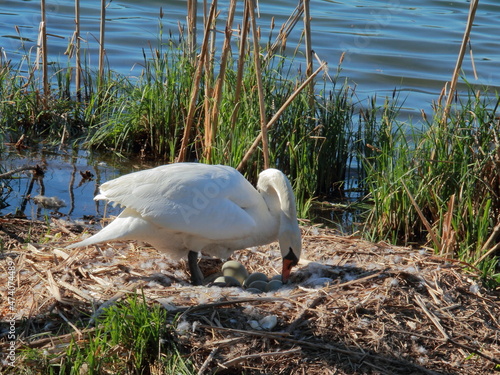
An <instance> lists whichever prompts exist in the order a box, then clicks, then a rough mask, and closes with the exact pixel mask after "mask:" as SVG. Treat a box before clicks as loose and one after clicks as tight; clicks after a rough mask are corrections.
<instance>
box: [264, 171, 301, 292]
mask: <svg viewBox="0 0 500 375" xmlns="http://www.w3.org/2000/svg"><path fill="white" fill-rule="evenodd" d="M257 189H258V190H259V191H260V192H261V194H262V196H263V198H264V200H265V202H266V204H267V207H268V209H269V211H271V212H272V213H274V214H275V217H276V218H279V222H280V227H279V233H278V242H279V245H280V250H281V256H282V257H283V270H282V272H281V277H282V280H283V283H286V282H287V281H288V278H289V277H290V272H291V270H292V267H294V266H296V265H297V263H298V262H299V259H300V253H301V251H302V240H301V235H300V229H299V225H298V223H297V209H296V208H295V196H294V194H293V189H292V185H291V184H290V181H289V180H288V178H287V177H286V176H285V175H284V174H283V172H281V171H279V170H277V169H272V168H270V169H266V170H264V171H262V172H261V173H260V175H259V181H258V182H257Z"/></svg>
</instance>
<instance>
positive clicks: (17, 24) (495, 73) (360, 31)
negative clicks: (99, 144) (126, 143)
mask: <svg viewBox="0 0 500 375" xmlns="http://www.w3.org/2000/svg"><path fill="white" fill-rule="evenodd" d="M227 4H228V2H227V1H219V9H220V11H221V15H220V20H221V21H220V22H219V23H218V25H217V29H218V30H219V31H222V30H223V28H224V22H223V20H224V18H225V14H226V13H227ZM238 4H239V5H238V7H239V9H238V12H237V14H236V18H235V27H234V28H236V27H237V25H238V24H239V23H240V22H241V13H242V12H241V6H242V5H241V2H239V3H238ZM296 5H297V2H295V1H289V0H270V1H266V2H264V1H260V3H259V9H258V14H259V16H260V18H259V20H258V24H259V27H260V28H261V35H262V38H261V40H262V42H263V43H265V42H267V41H268V39H269V35H270V32H271V31H270V24H271V20H272V18H273V17H274V21H275V24H276V26H275V29H274V30H273V31H272V34H271V35H272V38H271V39H272V40H274V37H275V36H276V35H277V32H278V30H279V28H280V26H281V25H282V24H283V23H284V22H285V21H286V20H287V19H288V17H289V16H290V15H291V14H292V12H293V10H294V9H295V7H296ZM46 6H47V32H48V33H49V34H50V36H49V41H48V50H49V61H52V62H59V63H60V64H61V65H63V66H65V65H67V64H74V60H73V59H72V60H69V58H68V56H66V55H64V52H65V50H66V48H67V46H68V43H69V41H70V39H71V36H72V35H73V30H74V2H73V1H70V0H55V1H52V0H46ZM469 6H470V3H469V2H468V1H444V0H420V1H412V2H409V1H403V0H387V1H375V0H350V1H347V0H339V1H333V0H311V2H310V7H311V16H312V24H311V25H312V45H313V49H314V51H315V52H316V53H317V55H318V56H319V58H320V59H321V60H324V61H326V62H328V64H329V67H330V74H331V75H335V72H336V69H337V64H338V62H339V59H340V56H341V55H342V53H345V58H344V62H343V64H342V71H341V73H340V78H339V79H340V80H344V79H347V80H348V83H349V84H350V85H351V86H352V87H354V86H356V92H357V98H358V100H359V104H360V105H363V104H364V103H365V102H366V100H367V98H368V97H370V96H373V95H377V97H378V98H379V100H380V101H382V100H383V99H384V97H386V96H392V93H393V90H394V89H395V88H396V89H398V90H400V95H399V98H400V99H401V100H404V103H403V108H402V111H401V114H402V115H403V116H406V117H407V118H408V119H409V121H412V122H413V123H415V122H418V121H419V119H420V111H421V110H425V111H426V112H427V113H430V111H431V110H430V106H431V103H432V101H433V100H436V99H437V97H438V96H439V93H440V92H441V90H442V88H443V87H444V86H445V84H446V82H447V81H449V80H450V78H451V75H452V72H453V69H454V67H455V63H456V59H457V55H458V51H459V48H460V43H461V40H462V36H463V32H464V29H465V25H466V21H467V16H468V11H469ZM160 8H161V9H162V11H163V13H164V15H163V18H161V19H160ZM499 14H500V2H499V1H497V0H481V1H480V4H479V9H478V11H477V14H476V18H475V22H474V26H473V29H472V35H471V46H472V53H473V59H472V57H471V55H470V51H469V50H468V51H467V54H466V56H465V59H464V63H463V76H464V77H465V78H466V80H467V81H468V82H469V83H470V84H471V85H474V86H475V88H476V89H481V88H484V87H489V88H490V89H493V90H498V89H499V87H500V49H499V48H498V35H500V23H499V22H498V15H499ZM202 15H203V9H202V6H201V5H199V20H200V22H199V24H201V19H202ZM40 19H41V17H40V4H39V1H38V0H36V1H35V0H23V1H20V0H2V1H0V49H1V53H0V62H5V61H9V60H10V61H12V63H13V64H17V63H19V62H20V61H24V62H23V64H24V66H25V67H26V65H27V62H26V61H25V60H23V58H24V57H25V56H26V55H27V54H28V55H29V56H30V59H31V63H33V62H34V59H35V56H36V44H37V37H38V27H39V23H40ZM99 19H100V5H99V1H97V0H81V38H82V48H83V49H84V50H85V59H86V62H87V64H88V65H90V66H92V67H95V68H96V67H97V61H98V52H97V51H98V38H99V22H100V20H99ZM160 22H161V23H162V25H163V30H164V34H165V35H168V34H169V32H171V33H172V35H174V36H176V35H178V28H179V27H181V28H182V27H183V26H184V25H185V24H186V2H185V1H179V0H174V1H168V2H167V1H160V0H149V1H147V2H140V1H133V0H113V1H112V2H111V3H109V5H108V7H107V13H106V38H105V48H106V61H107V64H108V67H109V68H110V69H112V70H115V71H117V72H119V73H121V74H123V75H126V76H130V77H133V76H137V75H139V74H140V72H141V69H142V66H141V64H142V63H143V50H145V51H146V53H147V52H148V51H150V50H151V48H156V47H157V45H158V31H159V25H160ZM302 30H303V26H302V23H301V22H299V23H298V24H297V25H296V27H295V29H294V30H293V31H292V33H291V35H290V36H289V38H288V42H287V50H286V53H287V54H288V55H290V56H291V55H293V54H294V50H295V48H296V46H297V44H298V42H299V40H301V36H302ZM217 35H218V36H217V37H218V42H217V44H216V45H217V46H220V45H221V44H222V40H223V34H222V33H218V34H217ZM201 37H202V36H201V34H200V35H199V39H198V41H201ZM303 50H304V45H301V46H300V47H299V55H301V54H303ZM472 62H474V63H475V67H476V71H477V74H478V78H477V79H476V78H474V74H473V69H472ZM316 66H317V65H316ZM299 68H302V69H304V66H303V61H301V60H300V59H299V60H298V61H297V62H296V65H295V69H299ZM24 70H27V69H26V68H25V69H24ZM464 87H465V85H464V83H463V81H461V85H460V86H459V88H460V89H461V90H464ZM50 155H52V154H50V153H48V154H47V153H37V152H31V153H30V154H29V155H16V153H15V152H10V151H9V152H7V153H3V154H1V155H0V158H1V159H0V160H1V162H2V167H3V169H5V170H8V169H10V168H13V167H15V166H19V165H22V164H30V163H32V162H42V161H44V162H46V163H47V165H48V168H49V169H48V170H49V175H48V176H46V179H45V181H46V184H45V195H48V196H53V195H55V196H61V198H63V199H64V200H66V201H67V203H68V204H70V205H69V206H68V207H66V208H63V209H61V210H60V211H61V212H63V213H69V212H71V213H72V215H74V216H77V217H81V216H83V215H92V214H100V213H101V212H102V211H100V210H101V208H100V207H96V206H95V205H94V203H93V202H92V197H93V195H94V193H95V191H96V188H97V186H98V184H99V183H102V182H104V181H106V180H108V179H110V178H113V177H116V176H118V175H120V174H123V173H126V172H130V171H131V170H133V169H134V167H133V166H131V165H127V166H124V164H122V163H121V162H118V163H115V164H113V163H112V162H110V161H109V162H107V164H102V163H101V164H99V160H97V159H95V158H89V155H87V154H85V153H83V154H79V155H76V156H75V155H72V156H71V157H70V156H68V158H67V159H66V160H61V159H56V157H55V156H54V157H52V156H50ZM142 167H144V166H142ZM75 168H76V169H77V170H78V171H79V170H87V169H89V170H91V171H92V172H93V173H94V174H95V175H96V179H95V180H94V181H93V182H90V183H87V184H86V185H83V186H80V187H78V188H77V189H76V190H74V192H75V193H76V194H77V195H75V197H77V198H78V200H79V201H80V202H81V203H79V204H76V207H75V210H73V211H71V208H72V206H71V202H70V201H71V197H70V195H69V190H70V189H69V188H68V186H69V185H68V181H69V178H70V173H71V171H73V170H74V169H75ZM50 171H52V172H50ZM54 171H56V172H57V173H55V172H54ZM27 181H28V177H24V178H23V179H20V180H17V181H15V182H13V183H14V185H16V184H18V185H16V188H15V189H13V191H12V192H11V193H10V195H9V203H10V204H11V206H10V207H7V208H5V209H0V214H5V213H7V212H12V211H14V210H15V208H16V207H19V205H20V202H22V200H23V192H24V191H25V189H26V186H27ZM34 189H35V191H34V194H32V195H36V194H38V193H39V191H40V186H38V187H37V185H34ZM36 189H38V192H37V191H36ZM30 204H31V203H30ZM30 207H31V208H30ZM30 210H31V211H33V210H35V207H34V206H28V208H27V211H28V213H29V211H30Z"/></svg>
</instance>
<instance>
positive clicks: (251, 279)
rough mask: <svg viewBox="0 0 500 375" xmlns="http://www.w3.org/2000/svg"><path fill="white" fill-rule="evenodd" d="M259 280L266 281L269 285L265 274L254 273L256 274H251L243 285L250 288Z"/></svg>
mask: <svg viewBox="0 0 500 375" xmlns="http://www.w3.org/2000/svg"><path fill="white" fill-rule="evenodd" d="M257 280H260V281H265V282H266V283H267V280H268V279H267V276H266V275H265V274H263V273H262V272H254V273H252V274H250V276H248V277H247V279H246V280H245V282H244V283H243V285H244V286H250V284H251V283H253V282H254V281H257Z"/></svg>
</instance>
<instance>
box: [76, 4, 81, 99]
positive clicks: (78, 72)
mask: <svg viewBox="0 0 500 375" xmlns="http://www.w3.org/2000/svg"><path fill="white" fill-rule="evenodd" d="M75 46H76V54H75V65H76V67H75V86H76V97H77V98H78V99H79V100H80V99H81V92H80V89H81V82H80V79H81V74H82V64H81V60H80V0H75Z"/></svg>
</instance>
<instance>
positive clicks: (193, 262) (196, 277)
mask: <svg viewBox="0 0 500 375" xmlns="http://www.w3.org/2000/svg"><path fill="white" fill-rule="evenodd" d="M188 264H189V272H190V273H191V284H193V285H203V280H205V277H204V276H203V273H202V272H201V270H200V267H199V266H198V253H197V252H196V251H189V254H188Z"/></svg>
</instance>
